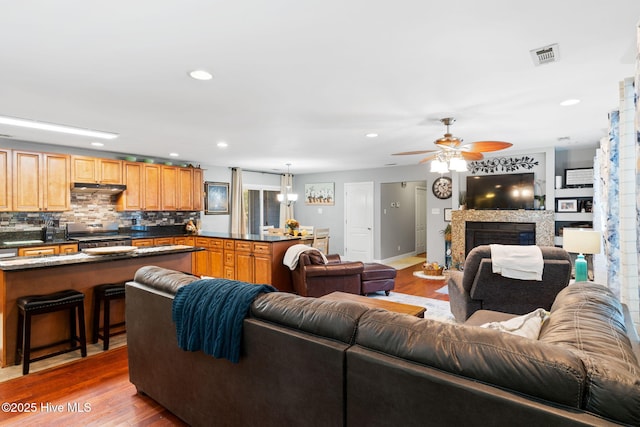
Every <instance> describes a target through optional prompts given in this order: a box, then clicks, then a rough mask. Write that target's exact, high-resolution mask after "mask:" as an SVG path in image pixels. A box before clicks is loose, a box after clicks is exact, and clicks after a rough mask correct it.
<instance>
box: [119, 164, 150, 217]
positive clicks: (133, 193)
mask: <svg viewBox="0 0 640 427" xmlns="http://www.w3.org/2000/svg"><path fill="white" fill-rule="evenodd" d="M122 169H123V174H124V182H125V183H126V184H127V189H126V190H125V191H123V192H122V193H120V195H119V196H118V203H117V209H118V210H119V211H141V210H143V209H144V188H145V186H144V176H145V175H144V165H143V164H142V163H135V162H123V164H122Z"/></svg>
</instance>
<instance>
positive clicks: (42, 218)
mask: <svg viewBox="0 0 640 427" xmlns="http://www.w3.org/2000/svg"><path fill="white" fill-rule="evenodd" d="M117 197H118V196H116V195H110V194H100V193H94V194H89V193H71V210H69V211H66V212H2V213H0V231H1V230H2V229H8V228H10V229H25V228H30V227H42V226H44V225H45V224H49V225H53V226H56V227H58V226H59V227H63V226H64V225H65V224H67V223H70V222H77V223H83V224H92V223H96V222H117V223H118V224H120V226H121V227H130V226H131V225H134V224H136V225H147V226H154V225H174V224H186V223H187V222H188V221H189V220H194V221H195V220H197V219H200V212H198V211H194V212H191V211H177V212H176V211H127V212H118V211H117V210H116V199H117Z"/></svg>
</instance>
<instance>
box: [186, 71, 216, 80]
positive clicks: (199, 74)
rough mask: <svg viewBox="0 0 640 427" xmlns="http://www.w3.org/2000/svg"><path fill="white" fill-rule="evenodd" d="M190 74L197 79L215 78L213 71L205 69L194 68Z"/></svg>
mask: <svg viewBox="0 0 640 427" xmlns="http://www.w3.org/2000/svg"><path fill="white" fill-rule="evenodd" d="M189 75H190V76H191V78H194V79H196V80H211V79H212V78H213V76H212V75H211V73H210V72H208V71H205V70H193V71H190V72H189Z"/></svg>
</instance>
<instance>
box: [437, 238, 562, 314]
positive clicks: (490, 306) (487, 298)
mask: <svg viewBox="0 0 640 427" xmlns="http://www.w3.org/2000/svg"><path fill="white" fill-rule="evenodd" d="M540 249H541V251H542V258H543V262H544V270H543V272H542V281H541V282H540V281H535V280H517V279H510V278H506V277H502V276H501V275H499V274H496V273H493V271H492V262H491V247H490V246H489V245H483V246H477V247H475V248H473V249H472V250H471V252H469V255H467V258H466V259H465V262H464V272H459V271H451V272H450V273H449V283H448V288H449V304H450V305H451V312H452V313H453V315H454V316H455V318H456V320H457V321H458V322H464V321H465V320H467V319H468V318H469V317H470V316H471V315H472V314H473V313H474V312H476V311H478V310H492V311H501V312H503V313H511V314H525V313H529V312H531V311H533V310H535V309H536V308H544V309H545V310H549V309H551V304H553V301H554V300H555V298H556V295H557V294H558V292H560V291H561V290H562V289H563V288H565V287H566V286H567V285H568V284H569V280H570V279H571V259H570V257H569V254H568V253H567V251H565V250H564V249H562V248H556V247H553V246H543V247H540Z"/></svg>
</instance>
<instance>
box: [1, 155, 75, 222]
mask: <svg viewBox="0 0 640 427" xmlns="http://www.w3.org/2000/svg"><path fill="white" fill-rule="evenodd" d="M12 166H13V188H12V190H13V198H12V199H13V209H12V210H13V211H29V212H34V211H43V210H44V211H65V210H69V205H70V196H69V189H70V187H69V156H67V155H63V154H50V153H34V152H28V151H13V165H12Z"/></svg>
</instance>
